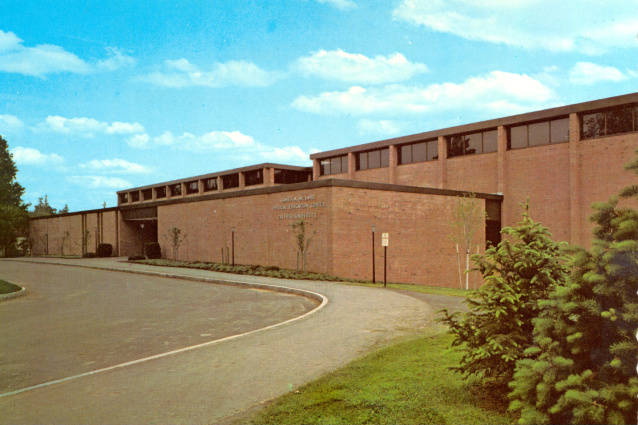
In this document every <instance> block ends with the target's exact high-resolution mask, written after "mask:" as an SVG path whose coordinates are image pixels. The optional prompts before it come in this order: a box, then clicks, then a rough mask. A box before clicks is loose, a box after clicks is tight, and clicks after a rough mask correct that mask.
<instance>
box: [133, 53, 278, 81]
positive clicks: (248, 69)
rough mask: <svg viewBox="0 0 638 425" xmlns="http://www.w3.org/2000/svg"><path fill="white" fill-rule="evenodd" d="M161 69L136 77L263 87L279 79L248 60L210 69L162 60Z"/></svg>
mask: <svg viewBox="0 0 638 425" xmlns="http://www.w3.org/2000/svg"><path fill="white" fill-rule="evenodd" d="M164 68H165V69H164V70H163V71H160V72H153V73H150V74H148V75H144V76H142V77H140V80H142V81H145V82H147V83H151V84H155V85H158V86H163V87H173V88H179V87H194V86H202V87H226V86H247V87H265V86H269V85H271V84H273V83H274V82H275V81H276V80H278V79H279V78H280V75H279V74H278V73H276V72H271V71H265V70H263V69H261V68H260V67H258V66H257V65H255V64H254V63H252V62H248V61H229V62H224V63H219V62H218V63H215V64H213V66H212V69H210V70H201V69H200V68H199V67H197V66H196V65H194V64H192V63H190V62H189V61H188V60H186V59H184V58H182V59H176V60H167V61H165V62H164Z"/></svg>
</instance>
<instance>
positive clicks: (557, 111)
mask: <svg viewBox="0 0 638 425" xmlns="http://www.w3.org/2000/svg"><path fill="white" fill-rule="evenodd" d="M633 102H638V93H630V94H624V95H621V96H614V97H608V98H605V99H598V100H592V101H588V102H582V103H575V104H573V105H567V106H559V107H557V108H549V109H543V110H541V111H535V112H527V113H524V114H518V115H511V116H508V117H504V118H496V119H491V120H487V121H479V122H474V123H471V124H463V125H458V126H454V127H447V128H443V129H439V130H432V131H426V132H423V133H417V134H411V135H408V136H401V137H395V138H391V139H384V140H379V141H377V142H371V143H364V144H360V145H354V146H350V147H347V148H341V149H333V150H329V151H324V152H317V153H313V154H312V155H310V159H321V158H328V157H332V156H339V155H345V154H347V153H350V152H359V151H366V150H370V149H378V148H383V147H386V146H390V145H400V144H404V143H411V142H418V141H422V140H428V139H436V138H438V137H439V136H451V135H453V134H459V133H469V132H473V131H479V130H488V129H493V128H496V127H498V126H501V125H505V126H509V125H513V124H522V123H525V122H530V121H537V120H543V119H548V118H554V117H560V116H567V115H569V114H570V113H578V112H584V111H590V110H594V109H602V108H608V107H613V106H618V105H622V104H626V103H633Z"/></svg>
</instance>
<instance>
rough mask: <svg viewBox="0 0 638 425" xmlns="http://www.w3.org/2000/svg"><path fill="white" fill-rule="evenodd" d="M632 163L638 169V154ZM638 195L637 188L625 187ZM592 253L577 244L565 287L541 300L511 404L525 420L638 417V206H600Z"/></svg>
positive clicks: (637, 197)
mask: <svg viewBox="0 0 638 425" xmlns="http://www.w3.org/2000/svg"><path fill="white" fill-rule="evenodd" d="M627 168H628V169H631V170H633V171H634V172H637V173H638V160H635V161H634V162H633V163H631V164H629V166H628V167H627ZM620 195H621V197H623V198H634V200H638V186H636V185H634V186H630V187H628V188H626V189H625V190H623V191H622V192H621V194H620ZM594 209H595V211H596V212H595V213H594V215H593V216H592V221H593V222H594V223H596V226H595V230H594V241H593V244H592V249H591V250H590V251H587V250H584V249H576V250H575V252H576V255H575V259H574V263H573V267H574V270H573V273H572V275H571V277H570V278H569V279H568V283H567V285H566V286H565V287H560V288H557V289H556V290H555V291H554V292H553V293H552V294H551V296H550V299H549V300H546V301H543V302H541V306H542V309H543V311H542V313H541V315H540V316H539V318H538V319H536V320H535V322H534V345H533V346H532V347H531V348H529V349H528V350H527V352H526V354H527V355H528V356H529V357H530V358H527V359H524V360H521V361H519V363H518V364H517V368H516V373H515V375H514V380H513V382H512V383H511V388H512V392H511V394H510V397H511V399H512V402H511V403H510V409H511V410H512V411H514V412H518V413H519V414H520V420H519V423H521V424H542V423H551V424H620V423H627V424H628V423H635V422H636V414H637V409H638V403H637V399H636V395H637V394H638V378H637V377H636V369H635V368H636V360H637V356H638V346H637V344H636V340H635V333H636V330H637V329H638V302H637V301H638V297H637V291H638V211H636V210H635V209H631V208H629V207H627V206H621V205H619V202H618V198H617V197H612V198H611V199H610V200H609V201H608V202H606V203H600V204H595V205H594Z"/></svg>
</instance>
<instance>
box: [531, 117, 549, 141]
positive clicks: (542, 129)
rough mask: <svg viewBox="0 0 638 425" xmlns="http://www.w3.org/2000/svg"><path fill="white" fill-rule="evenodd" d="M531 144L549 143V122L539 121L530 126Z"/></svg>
mask: <svg viewBox="0 0 638 425" xmlns="http://www.w3.org/2000/svg"><path fill="white" fill-rule="evenodd" d="M527 131H528V133H527V134H528V137H529V139H528V142H529V146H540V145H548V144H549V122H548V121H545V122H537V123H534V124H530V125H529V126H528V130H527Z"/></svg>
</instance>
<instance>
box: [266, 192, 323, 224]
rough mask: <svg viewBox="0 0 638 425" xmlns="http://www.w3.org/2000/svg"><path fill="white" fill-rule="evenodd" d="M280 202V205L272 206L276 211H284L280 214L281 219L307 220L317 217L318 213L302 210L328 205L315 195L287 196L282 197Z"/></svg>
mask: <svg viewBox="0 0 638 425" xmlns="http://www.w3.org/2000/svg"><path fill="white" fill-rule="evenodd" d="M280 202H281V204H280V205H275V206H273V207H272V209H273V210H275V211H282V214H279V217H278V218H279V220H305V219H308V218H317V216H318V214H317V212H315V211H300V210H312V209H317V208H325V207H326V203H325V202H324V201H318V200H317V199H316V198H315V195H299V196H286V197H285V198H282V199H281V201H280ZM283 211H290V212H283ZM293 211H294V212H293Z"/></svg>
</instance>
